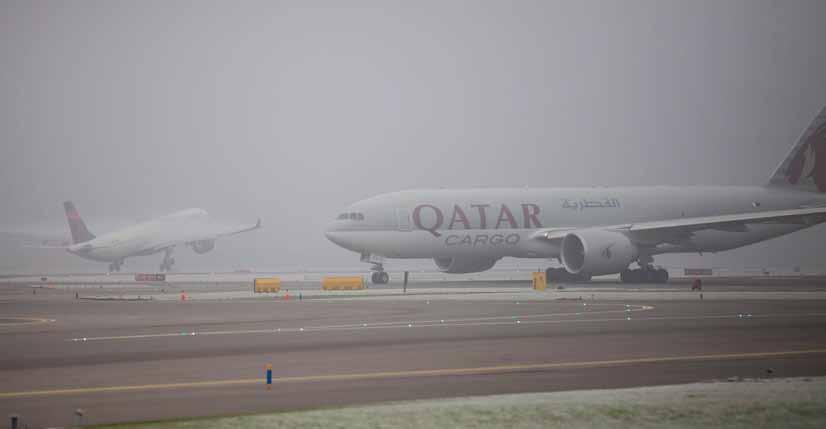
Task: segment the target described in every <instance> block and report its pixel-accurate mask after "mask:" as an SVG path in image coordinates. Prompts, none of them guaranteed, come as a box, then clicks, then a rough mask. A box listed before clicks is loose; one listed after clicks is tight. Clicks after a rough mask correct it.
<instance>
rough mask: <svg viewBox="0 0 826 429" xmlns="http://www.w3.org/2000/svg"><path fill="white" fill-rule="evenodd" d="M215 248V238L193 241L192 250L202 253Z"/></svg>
mask: <svg viewBox="0 0 826 429" xmlns="http://www.w3.org/2000/svg"><path fill="white" fill-rule="evenodd" d="M214 248H215V240H200V241H195V242H193V243H192V250H194V251H195V253H197V254H199V255H201V254H204V253H206V252H209V251H210V250H212V249H214Z"/></svg>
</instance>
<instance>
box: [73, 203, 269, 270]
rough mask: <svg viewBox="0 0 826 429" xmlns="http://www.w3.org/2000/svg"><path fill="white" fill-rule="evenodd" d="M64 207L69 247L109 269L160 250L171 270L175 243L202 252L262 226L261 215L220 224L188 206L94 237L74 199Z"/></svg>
mask: <svg viewBox="0 0 826 429" xmlns="http://www.w3.org/2000/svg"><path fill="white" fill-rule="evenodd" d="M63 208H64V209H65V210H66V219H67V220H68V221H69V230H70V231H71V233H72V245H71V246H69V247H67V248H66V250H67V251H69V252H70V253H74V254H75V255H78V256H80V257H82V258H86V259H91V260H93V261H100V262H109V271H110V272H112V271H120V267H121V265H123V261H124V260H125V259H126V258H129V257H132V256H147V255H152V254H155V253H159V252H164V257H163V261H162V262H161V266H160V270H161V271H169V270H170V269H172V265H173V264H174V263H175V258H173V257H172V251H173V250H174V249H175V246H178V245H186V246H190V247H192V250H194V251H195V253H198V254H202V253H206V252H209V251H210V250H212V249H213V248H215V240H217V239H219V238H221V237H226V236H229V235H235V234H239V233H242V232H246V231H252V230H254V229H258V228H260V227H261V220H260V219H259V220H258V222H256V223H255V224H254V225H239V226H235V227H229V228H227V227H221V226H218V225H214V224H211V223H210V222H209V217H208V215H207V212H206V211H204V210H202V209H187V210H182V211H179V212H175V213H172V214H170V215H167V216H163V217H160V218H157V219H153V220H151V221H148V222H142V223H139V224H136V225H132V226H129V227H127V228H124V229H122V230H119V231H115V232H110V233H108V234H105V235H101V236H99V237H95V236H94V235H92V233H91V232H89V230H88V229H87V228H86V224H85V223H84V222H83V219H81V218H80V215H79V214H78V212H77V209H75V205H74V204H72V202H71V201H66V202H65V203H63Z"/></svg>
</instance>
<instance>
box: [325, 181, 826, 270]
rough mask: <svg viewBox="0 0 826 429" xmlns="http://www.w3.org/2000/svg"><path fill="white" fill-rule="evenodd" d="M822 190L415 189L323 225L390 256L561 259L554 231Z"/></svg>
mask: <svg viewBox="0 0 826 429" xmlns="http://www.w3.org/2000/svg"><path fill="white" fill-rule="evenodd" d="M824 203H826V198H824V197H823V196H821V195H820V194H814V193H811V192H801V191H794V190H789V189H779V188H774V187H665V186H662V187H623V188H598V187H594V188H491V189H464V190H455V189H454V190H449V189H445V190H412V191H402V192H394V193H389V194H384V195H379V196H376V197H373V198H369V199H365V200H362V201H359V202H357V203H355V204H352V205H351V206H349V207H348V208H347V209H346V210H345V212H344V213H342V214H341V215H339V218H338V219H337V220H336V221H334V222H333V223H332V224H330V225H329V227H328V228H327V230H326V232H325V233H326V235H327V237H328V238H329V239H330V240H331V241H333V242H334V243H336V244H338V245H340V246H342V247H344V248H347V249H350V250H352V251H355V252H359V253H363V254H372V255H378V256H381V257H387V258H454V257H462V258H486V259H498V258H502V257H517V258H556V257H559V253H560V249H559V246H558V244H554V243H552V242H550V241H548V240H537V239H535V238H536V236H535V235H536V233H537V232H538V231H540V230H547V229H549V228H563V229H564V228H570V229H583V228H591V227H603V226H611V225H627V224H634V223H639V222H652V221H661V220H673V219H680V218H694V217H703V216H716V215H726V214H741V213H754V212H761V211H770V210H782V209H791V208H799V207H801V206H808V205H817V204H820V205H823V204H824ZM807 226H811V225H808V224H789V223H782V224H781V223H761V224H757V225H750V226H749V228H748V229H746V230H737V231H727V230H724V229H721V230H706V231H698V232H697V233H695V234H692V236H691V237H689V238H688V239H682V240H679V241H678V240H675V243H678V244H669V243H660V244H659V245H657V246H656V248H652V249H650V252H651V254H659V253H675V252H695V251H700V252H703V251H707V252H714V251H722V250H728V249H734V248H737V247H741V246H745V245H748V244H752V243H756V242H759V241H763V240H767V239H770V238H773V237H777V236H780V235H783V234H788V233H791V232H794V231H797V230H799V229H802V228H805V227H807Z"/></svg>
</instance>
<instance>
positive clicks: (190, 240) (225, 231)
mask: <svg viewBox="0 0 826 429" xmlns="http://www.w3.org/2000/svg"><path fill="white" fill-rule="evenodd" d="M259 228H261V219H258V221H257V222H255V224H247V225H236V226H224V225H216V224H196V225H184V226H180V227H179V229H178V230H177V231H175V233H174V234H171V236H170V238H169V240H166V241H162V242H159V243H154V245H153V246H151V247H148V248H147V249H146V250H145V253H147V254H152V253H157V252H160V251H163V250H165V249H168V248H170V247H174V246H177V245H190V246H191V245H195V244H197V243H198V242H210V241H215V240H217V239H219V238H222V237H229V236H231V235H235V234H240V233H242V232H247V231H252V230H256V229H259Z"/></svg>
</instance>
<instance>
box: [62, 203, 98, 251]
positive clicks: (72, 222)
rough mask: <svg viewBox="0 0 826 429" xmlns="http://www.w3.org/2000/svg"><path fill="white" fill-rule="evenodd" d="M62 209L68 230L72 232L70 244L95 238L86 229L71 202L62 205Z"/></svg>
mask: <svg viewBox="0 0 826 429" xmlns="http://www.w3.org/2000/svg"><path fill="white" fill-rule="evenodd" d="M63 209H64V210H66V220H67V221H69V230H70V231H71V232H72V243H74V244H77V243H83V242H85V241H89V240H91V239H93V238H95V236H94V235H93V234H92V233H91V232H89V229H87V228H86V224H85V223H83V219H81V218H80V214H79V213H78V212H77V209H76V208H75V205H74V204H72V202H71V201H66V202H65V203H63Z"/></svg>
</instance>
